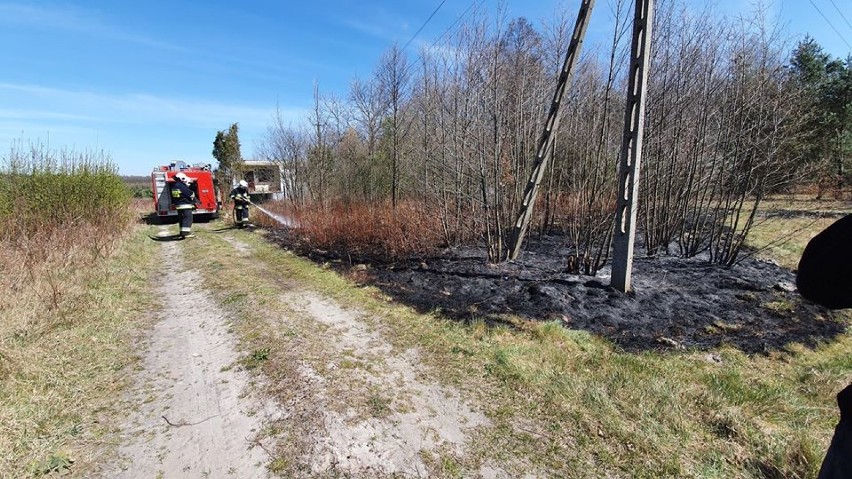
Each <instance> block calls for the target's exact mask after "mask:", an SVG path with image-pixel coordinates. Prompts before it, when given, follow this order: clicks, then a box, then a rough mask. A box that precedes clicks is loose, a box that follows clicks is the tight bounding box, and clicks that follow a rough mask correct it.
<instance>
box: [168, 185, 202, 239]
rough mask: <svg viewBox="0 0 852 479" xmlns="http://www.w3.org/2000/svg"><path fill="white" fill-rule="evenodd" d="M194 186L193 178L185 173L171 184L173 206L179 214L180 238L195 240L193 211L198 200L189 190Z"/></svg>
mask: <svg viewBox="0 0 852 479" xmlns="http://www.w3.org/2000/svg"><path fill="white" fill-rule="evenodd" d="M190 184H192V178H190V177H188V176H186V174H184V173H183V172H180V173H178V174H176V175H175V180H174V182H173V183H172V184H171V193H172V204H173V205H174V207H175V210H176V211H177V214H178V223H179V224H180V232H179V233H178V236H180V237H181V238H194V237H195V235H194V234H192V210H194V209H195V205H196V203H197V202H198V200H197V199H196V198H195V193H194V192H193V191H192V190H191V189H190V188H189V185H190Z"/></svg>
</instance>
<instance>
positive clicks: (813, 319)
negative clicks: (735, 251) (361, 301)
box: [273, 231, 847, 353]
mask: <svg viewBox="0 0 852 479" xmlns="http://www.w3.org/2000/svg"><path fill="white" fill-rule="evenodd" d="M273 237H274V238H275V240H276V241H277V242H279V243H280V244H281V245H282V246H285V247H288V248H292V249H294V250H295V251H297V252H299V253H300V254H303V255H305V256H308V257H310V258H312V259H313V260H315V261H318V262H330V263H331V264H332V265H334V266H335V267H336V268H337V269H338V270H339V271H341V272H344V273H353V272H354V273H355V274H352V276H353V277H354V278H355V279H356V280H357V281H359V282H360V283H365V284H370V285H373V286H376V287H378V288H380V289H381V290H382V291H384V292H385V293H386V294H388V295H390V296H391V297H393V298H394V299H395V300H396V301H399V302H401V303H404V304H407V305H409V306H412V307H414V308H416V309H417V310H418V311H421V312H433V311H437V312H439V313H440V314H441V315H443V316H446V317H448V318H452V319H455V320H461V321H469V320H475V319H484V320H486V321H487V322H497V323H503V322H505V318H506V316H507V315H516V316H519V317H522V318H526V319H532V320H553V319H556V320H559V321H561V322H562V323H563V324H564V325H565V326H566V327H567V328H571V329H581V330H586V331H589V332H592V333H594V334H596V335H599V336H602V337H605V338H607V339H609V340H611V341H612V342H614V343H615V344H617V345H619V346H620V347H622V348H623V349H625V350H628V351H641V350H649V349H662V348H680V347H686V348H696V349H707V348H712V347H715V346H719V345H722V344H727V345H730V346H733V347H736V348H739V349H740V350H742V351H744V352H747V353H764V352H769V351H772V350H778V349H781V348H783V347H784V346H785V345H786V344H788V343H791V342H796V343H801V344H804V345H807V346H810V347H813V346H815V345H816V344H818V343H820V342H823V341H828V340H830V339H831V338H833V337H834V336H836V335H838V334H841V333H843V332H844V331H845V329H846V326H847V324H846V320H845V319H844V318H843V316H842V315H839V314H836V313H833V312H831V311H828V310H826V309H825V308H822V307H821V306H817V305H814V304H812V303H809V302H807V301H805V300H803V299H802V298H801V297H800V296H799V294H798V293H797V292H796V291H795V286H794V283H795V275H794V273H793V272H791V271H789V270H787V269H785V268H783V267H781V266H778V265H776V264H773V263H769V262H765V261H760V260H757V259H746V260H744V261H742V262H741V263H740V264H738V265H736V266H734V267H731V268H727V267H721V266H716V265H712V264H709V263H708V262H707V261H704V260H701V259H683V258H676V257H657V258H647V257H637V258H636V260H635V262H634V274H633V284H634V288H635V292H633V293H630V294H622V293H620V292H618V291H616V290H614V289H612V288H610V287H609V286H608V285H609V275H608V273H609V269H608V268H605V269H604V270H602V271H600V272H599V273H598V275H597V276H595V277H591V276H581V275H576V274H568V273H566V272H565V266H566V261H565V258H567V256H568V251H567V249H566V248H565V247H564V245H562V244H560V242H559V240H558V239H556V238H546V239H544V240H541V241H538V242H531V243H530V244H529V247H528V250H527V251H526V252H525V253H524V254H523V255H522V257H521V259H520V260H518V261H516V262H513V263H505V264H499V265H490V264H487V262H486V261H485V259H484V258H485V252H484V250H482V249H477V248H465V249H456V250H445V251H443V252H441V253H439V254H436V255H434V256H432V257H429V258H419V259H411V260H405V261H399V262H396V263H392V264H388V263H384V262H381V261H377V260H375V259H371V258H369V257H364V256H362V257H357V258H356V257H350V256H349V255H336V254H334V253H331V252H326V251H315V250H311V249H310V248H307V247H306V246H305V245H304V244H300V243H299V242H298V241H297V240H296V238H295V235H293V234H289V233H288V232H286V231H278V232H275V233H273ZM359 264H364V265H369V266H368V267H367V268H364V266H360V267H359V266H358V265H359Z"/></svg>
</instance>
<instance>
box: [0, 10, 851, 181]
mask: <svg viewBox="0 0 852 479" xmlns="http://www.w3.org/2000/svg"><path fill="white" fill-rule="evenodd" d="M480 1H481V3H482V4H483V5H485V6H486V8H488V9H489V10H491V11H495V10H496V9H497V6H498V4H499V3H500V2H498V0H480ZM689 1H690V2H693V1H694V2H695V3H699V1H698V0H689ZM811 2H813V3H811ZM440 3H441V1H440V0H398V1H378V0H363V1H349V0H323V1H315V2H310V1H307V2H306V1H284V0H278V1H275V0H244V1H242V2H233V1H231V2H221V1H218V0H210V1H181V0H174V1H160V0H149V1H144V2H125V1H119V0H115V1H74V2H55V1H49V2H48V1H19V2H11V3H10V2H5V1H3V0H0V45H3V47H2V48H0V65H2V69H0V148H2V149H3V150H4V151H7V149H8V147H9V146H10V145H11V144H12V142H15V141H18V140H24V141H40V142H42V143H49V146H50V147H51V148H62V147H71V148H75V149H77V150H82V149H87V148H95V149H104V150H106V151H108V152H109V153H110V154H111V155H112V158H113V160H114V161H115V163H116V164H117V165H118V166H119V169H120V172H121V173H122V174H147V173H148V172H149V171H150V170H151V168H152V167H153V166H155V165H159V164H165V163H168V162H169V161H172V160H175V159H183V160H186V161H189V162H193V163H194V162H213V159H212V157H211V155H210V151H211V150H212V142H213V138H214V137H215V134H216V131H217V130H224V129H226V128H227V127H228V126H229V125H230V124H231V123H234V122H238V123H239V124H240V129H241V130H240V138H241V140H242V143H243V155H244V156H246V157H251V156H252V154H253V151H254V149H255V145H256V143H257V141H258V139H259V138H260V137H261V136H262V135H263V134H264V131H265V130H266V126H267V125H268V124H269V123H270V122H271V119H272V116H273V114H274V112H275V109H276V106H277V107H278V108H280V111H281V113H282V116H283V117H284V118H285V121H294V122H295V121H298V120H299V119H300V118H303V117H304V112H305V111H306V110H307V109H308V108H310V105H311V102H312V94H313V85H314V82H317V83H318V84H319V87H320V90H321V91H322V92H324V93H334V94H336V95H338V96H341V97H345V95H346V92H347V87H348V85H349V83H350V82H351V81H352V79H353V78H355V77H356V76H359V77H362V78H364V77H368V76H369V75H370V74H371V72H372V70H373V68H374V66H375V65H376V63H377V62H378V60H379V58H380V57H381V55H382V53H383V52H384V51H385V50H386V49H387V48H388V47H390V46H391V45H392V44H393V43H394V42H397V43H398V44H400V45H404V44H406V43H407V42H408V41H409V40H410V39H411V38H412V36H413V34H414V32H416V31H417V29H418V28H420V26H421V25H422V24H423V22H424V21H425V20H426V19H427V18H428V17H429V15H430V14H431V13H432V12H433V11H434V10H435V8H436V7H437V6H438V5H439V4H440ZM471 3H472V2H471V0H445V2H444V4H443V5H442V6H441V8H440V9H439V10H438V12H437V13H436V14H435V16H434V17H433V18H432V19H431V21H430V22H429V23H428V24H427V25H426V27H425V28H424V29H423V31H422V32H421V33H420V34H419V35H418V36H417V38H416V39H415V40H414V41H413V42H412V43H411V45H410V46H409V47H408V50H407V51H409V52H410V53H412V54H414V53H416V51H417V49H418V48H419V47H420V46H423V45H429V44H431V43H432V41H434V40H435V39H436V38H438V37H439V36H440V35H441V34H442V33H443V32H444V31H445V30H446V29H447V28H448V27H449V26H450V25H452V24H453V23H454V22H455V21H456V19H458V18H459V16H460V15H462V13H463V12H464V11H465V10H467V9H468V7H469V6H470V5H471ZM608 3H609V2H608V0H597V6H596V9H595V11H594V14H593V16H592V22H593V23H592V27H591V29H590V34H592V33H593V32H595V31H598V32H600V31H603V30H604V29H605V28H606V25H607V23H608V21H609V19H610V9H609V8H608V6H607V5H608ZM700 3H702V4H703V3H704V2H703V0H702V1H701V2H700ZM753 3H754V2H752V1H750V0H719V1H717V2H716V5H717V6H718V9H719V10H720V11H723V12H726V13H730V14H739V13H743V12H746V11H748V9H749V8H750V5H751V4H753ZM765 3H766V4H767V5H768V6H769V8H770V11H771V12H772V14H773V15H777V16H778V18H779V19H780V21H781V23H782V24H783V25H784V26H785V28H786V30H787V32H788V33H789V35H790V36H791V37H793V38H798V37H800V36H801V35H803V34H804V33H806V32H807V33H809V34H811V36H813V37H815V38H816V39H817V41H818V42H819V43H820V44H821V45H822V46H823V47H824V48H825V49H826V51H828V52H829V53H831V54H832V55H834V56H835V57H845V56H846V55H847V54H848V53H849V52H850V51H852V48H849V46H848V45H847V44H846V43H845V42H844V39H845V41H847V42H850V43H852V25H850V24H849V22H852V0H771V1H766V2H765ZM502 5H503V6H504V7H505V8H506V9H507V10H508V16H509V17H510V18H511V17H517V16H525V17H527V18H528V19H529V20H531V21H532V22H533V23H534V24H539V23H540V21H541V20H542V19H544V18H546V17H547V16H550V15H554V13H555V12H558V11H559V10H560V9H563V10H564V9H568V10H569V11H570V16H572V17H573V15H575V14H576V9H577V6H578V5H579V0H503V2H502ZM819 11H821V12H822V14H823V15H825V17H827V19H828V20H826V19H825V18H823V17H822V16H821V15H820V13H819ZM828 22H830V23H831V24H832V25H833V26H834V28H836V29H837V30H838V31H839V32H840V35H838V34H837V33H836V32H834V30H833V29H832V28H831V26H830V25H829V24H828ZM590 40H591V41H594V37H592V38H590Z"/></svg>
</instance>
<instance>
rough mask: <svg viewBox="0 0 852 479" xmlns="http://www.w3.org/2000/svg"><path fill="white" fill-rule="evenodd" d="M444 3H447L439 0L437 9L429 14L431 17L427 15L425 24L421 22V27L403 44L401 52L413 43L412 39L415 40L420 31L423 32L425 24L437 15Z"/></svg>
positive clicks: (444, 0)
mask: <svg viewBox="0 0 852 479" xmlns="http://www.w3.org/2000/svg"><path fill="white" fill-rule="evenodd" d="M446 1H447V0H441V3H439V4H438V6H437V7H435V10H434V11H432V14H431V15H429V18H427V19H426V21H425V22H423V25H420V28H418V29H417V31H416V32H414V35H412V36H411V38H409V39H408V41H407V42H405V46H404V47H402V50H403V51H405V49H406V48H408V45H410V44H411V42H413V41H414V39H415V38H417V35H419V34H420V32H422V31H423V28H425V27H426V24H427V23H429V20H432V17H434V16H435V14H436V13H438V10H440V9H441V7H443V6H444V3H445V2H446Z"/></svg>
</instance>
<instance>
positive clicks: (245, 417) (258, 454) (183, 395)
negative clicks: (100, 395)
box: [103, 242, 275, 478]
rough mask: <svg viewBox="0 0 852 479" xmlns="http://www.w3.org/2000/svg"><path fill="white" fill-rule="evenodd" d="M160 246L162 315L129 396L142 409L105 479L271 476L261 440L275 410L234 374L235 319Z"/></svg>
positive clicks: (171, 246) (174, 251) (167, 246)
mask: <svg viewBox="0 0 852 479" xmlns="http://www.w3.org/2000/svg"><path fill="white" fill-rule="evenodd" d="M162 248H163V256H164V257H166V258H169V264H170V266H171V268H170V269H169V270H167V271H164V272H163V276H162V277H160V278H158V281H159V282H160V286H159V287H158V288H157V291H156V293H157V296H158V297H160V298H163V300H164V301H163V303H164V304H163V309H162V310H161V311H159V312H158V313H155V314H157V315H158V316H159V321H158V322H157V323H156V325H155V326H154V328H153V329H152V330H151V331H150V335H149V336H148V338H147V341H146V343H145V344H143V345H141V349H142V351H140V353H141V354H142V356H143V360H142V370H141V371H140V372H139V375H138V378H136V381H135V383H136V387H135V390H134V391H133V392H132V393H131V398H130V402H131V403H133V404H136V405H138V408H139V409H138V411H136V413H135V414H133V415H132V416H131V417H130V419H129V421H128V423H127V424H125V425H124V427H123V434H122V437H123V443H122V446H121V447H120V451H119V452H120V455H121V456H122V458H121V460H120V461H119V462H118V463H117V464H116V465H115V466H114V467H112V468H111V469H112V470H107V471H106V472H105V474H104V475H103V477H105V478H106V477H118V478H151V477H163V478H170V477H237V478H264V477H268V473H267V470H266V468H265V465H266V464H267V463H268V462H269V456H268V454H267V453H266V452H264V450H263V448H262V447H260V445H259V444H258V443H257V442H256V440H255V436H256V435H257V431H258V430H259V428H260V427H261V424H262V422H263V420H264V418H265V417H269V416H270V415H272V414H274V413H275V408H274V406H270V405H269V404H270V403H269V402H265V401H259V400H257V399H256V398H255V397H254V395H253V394H254V392H255V391H254V390H253V389H252V387H251V384H250V383H251V381H250V378H249V376H248V374H247V373H246V372H244V371H240V370H238V369H236V368H234V365H235V363H236V361H237V360H238V353H237V351H236V340H235V338H234V336H233V334H232V333H231V332H230V331H229V326H228V321H229V318H228V316H227V314H225V312H224V311H223V310H222V309H221V308H220V307H219V306H218V305H217V304H216V303H215V302H214V301H213V298H212V297H211V295H210V293H209V292H207V291H205V290H204V288H203V287H199V286H200V280H199V278H198V275H197V273H196V272H194V271H193V270H192V269H191V268H189V267H188V265H187V264H186V263H185V262H184V261H183V260H182V259H181V255H180V248H181V245H180V244H179V243H176V242H170V243H163V245H162ZM264 404H265V405H266V409H264V408H263V407H262V405H264ZM116 469H117V470H116Z"/></svg>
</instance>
